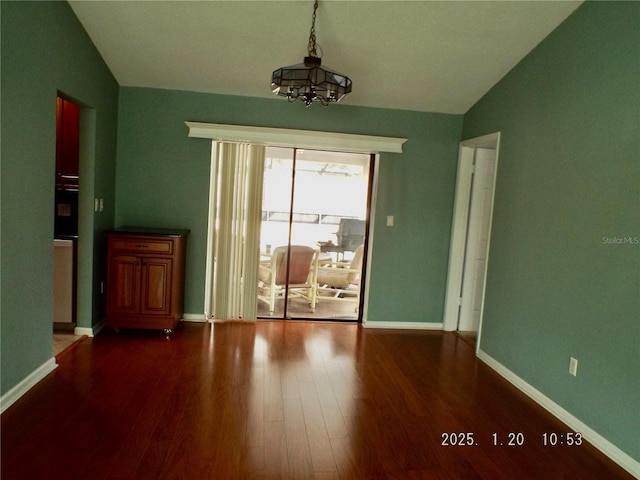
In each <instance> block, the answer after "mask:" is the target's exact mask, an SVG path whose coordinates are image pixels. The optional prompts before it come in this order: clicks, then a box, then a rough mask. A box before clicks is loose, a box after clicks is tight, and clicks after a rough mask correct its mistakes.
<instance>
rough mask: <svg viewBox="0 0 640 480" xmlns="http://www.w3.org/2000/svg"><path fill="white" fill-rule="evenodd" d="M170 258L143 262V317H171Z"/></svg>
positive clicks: (141, 309) (148, 259)
mask: <svg viewBox="0 0 640 480" xmlns="http://www.w3.org/2000/svg"><path fill="white" fill-rule="evenodd" d="M172 268H173V261H172V260H171V259H170V258H144V259H143V260H142V282H141V284H142V287H141V289H142V292H141V295H142V297H141V304H140V313H142V314H143V315H171V271H172Z"/></svg>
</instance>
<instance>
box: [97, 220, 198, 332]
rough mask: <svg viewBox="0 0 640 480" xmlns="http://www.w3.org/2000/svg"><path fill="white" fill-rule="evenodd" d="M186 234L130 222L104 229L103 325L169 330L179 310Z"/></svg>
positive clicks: (172, 327)
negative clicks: (104, 313) (123, 226)
mask: <svg viewBox="0 0 640 480" xmlns="http://www.w3.org/2000/svg"><path fill="white" fill-rule="evenodd" d="M187 234H188V231H187V230H167V229H162V230H158V229H149V228H135V227H125V228H121V229H118V230H115V231H112V232H109V233H108V234H107V235H108V272H107V326H108V327H112V328H154V329H155V328H157V329H163V330H165V332H166V333H171V331H172V330H173V329H174V328H175V326H176V324H177V323H178V322H179V321H180V319H181V318H182V314H183V313H184V264H185V253H186V241H187Z"/></svg>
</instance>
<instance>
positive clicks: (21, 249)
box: [0, 1, 118, 394]
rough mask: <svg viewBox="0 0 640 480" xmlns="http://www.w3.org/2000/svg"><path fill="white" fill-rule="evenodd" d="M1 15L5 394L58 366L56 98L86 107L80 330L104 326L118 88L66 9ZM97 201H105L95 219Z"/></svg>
mask: <svg viewBox="0 0 640 480" xmlns="http://www.w3.org/2000/svg"><path fill="white" fill-rule="evenodd" d="M0 12H1V21H2V31H1V38H2V60H1V61H2V63H1V68H2V89H1V104H2V107H1V108H2V112H1V114H2V147H1V149H2V150H1V153H2V175H1V176H2V180H1V182H2V183H1V187H2V192H1V201H2V219H1V242H2V258H1V268H2V279H1V295H2V304H1V329H0V332H1V340H0V342H1V344H0V347H1V349H2V352H1V368H2V381H1V389H0V392H1V393H2V394H4V393H6V392H7V391H8V390H10V389H11V388H12V387H14V386H15V385H16V384H17V383H19V382H20V381H22V380H23V379H24V378H25V377H26V376H27V375H29V374H30V373H32V372H33V371H34V370H36V369H37V368H38V367H40V366H41V365H42V364H44V363H45V362H46V361H47V360H49V359H50V358H51V357H52V328H53V324H52V305H53V298H52V296H53V295H52V289H53V284H52V281H53V210H54V174H55V142H56V96H57V94H58V91H60V92H63V93H64V94H66V95H68V96H70V97H71V98H73V99H75V100H76V101H77V102H79V103H80V104H81V105H83V108H82V113H81V122H82V127H81V128H82V129H83V133H82V146H81V149H82V157H81V167H80V176H81V180H80V182H81V183H80V190H81V198H80V202H81V206H80V208H81V209H82V213H81V218H82V222H81V224H80V226H79V233H80V240H79V255H80V259H79V263H80V271H79V276H80V287H79V288H80V292H79V294H80V295H81V298H80V309H79V312H78V315H79V318H78V326H80V327H91V326H92V325H93V324H94V323H96V322H97V321H99V320H100V319H101V317H102V316H103V303H104V302H103V299H102V297H101V296H100V294H99V284H98V282H97V279H98V278H100V277H104V262H103V260H102V258H103V257H104V255H103V254H101V253H100V247H101V241H100V239H101V237H102V235H101V232H102V231H103V230H104V229H105V228H109V227H111V226H112V225H113V216H114V204H115V189H114V185H115V183H114V182H115V157H116V133H117V129H116V124H117V105H118V84H117V82H116V81H115V79H114V78H113V76H112V75H111V73H110V72H109V70H108V68H107V67H106V65H105V63H104V62H103V60H102V58H101V57H100V55H99V54H98V52H97V51H96V49H95V47H94V46H93V44H92V43H91V41H90V40H89V38H88V36H87V35H86V33H85V31H84V30H83V28H82V26H81V25H80V23H79V22H78V21H77V19H76V17H75V15H74V14H73V12H72V11H71V9H70V8H69V5H68V4H67V3H66V2H6V1H3V2H1V11H0ZM94 195H95V196H96V197H100V198H104V201H105V210H104V211H103V212H102V213H99V214H95V215H94V213H93V197H94ZM94 255H95V256H94ZM94 259H95V260H94ZM101 310H102V311H101Z"/></svg>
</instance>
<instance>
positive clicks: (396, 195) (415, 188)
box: [116, 80, 462, 322]
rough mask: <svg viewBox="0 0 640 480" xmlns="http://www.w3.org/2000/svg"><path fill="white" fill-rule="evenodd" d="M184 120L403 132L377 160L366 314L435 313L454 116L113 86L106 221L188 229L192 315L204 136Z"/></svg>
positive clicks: (427, 316) (203, 204)
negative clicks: (396, 146)
mask: <svg viewBox="0 0 640 480" xmlns="http://www.w3.org/2000/svg"><path fill="white" fill-rule="evenodd" d="M265 81H266V82H267V83H268V81H267V80H265ZM267 83H265V89H266V88H268V86H267ZM185 121H199V122H211V123H227V124H239V125H254V126H266V127H282V128H297V129H308V130H322V131H329V132H347V133H356V134H368V135H381V136H394V137H405V138H408V141H407V142H406V143H405V145H404V153H402V154H383V155H382V158H381V161H380V170H379V173H380V180H379V190H378V200H377V218H376V224H377V227H376V230H375V242H374V245H373V253H372V255H373V260H372V261H373V263H372V275H371V279H370V285H371V288H370V301H369V315H368V320H370V321H400V322H441V321H442V315H443V309H444V291H445V280H446V274H447V261H448V250H449V235H450V228H451V212H452V205H453V193H454V189H455V176H456V168H457V151H458V142H459V140H460V134H461V129H462V116H461V115H444V114H433V113H418V112H408V111H398V110H389V109H375V108H363V107H353V106H349V105H343V104H340V105H331V106H330V107H327V108H323V107H321V106H316V105H314V106H313V107H311V108H305V107H304V105H303V104H302V103H301V102H300V103H298V104H289V103H288V102H286V101H283V100H282V99H276V98H274V99H258V98H248V97H234V96H224V95H212V94H203V93H193V92H183V91H170V90H157V89H147V88H127V87H123V88H121V91H120V106H119V125H118V163H117V175H116V195H117V207H116V224H118V225H132V224H134V225H135V224H138V225H142V226H161V227H180V228H188V229H190V230H191V236H190V238H189V243H188V253H187V256H188V258H187V272H186V276H187V285H186V292H185V296H186V298H185V310H186V312H188V313H193V314H201V313H202V312H203V303H204V300H203V298H204V274H205V246H206V228H207V205H208V182H209V163H210V150H211V142H210V141H208V140H205V139H193V138H189V137H188V136H187V132H188V129H187V127H186V126H185V124H184V122H185ZM387 215H394V216H395V226H394V227H386V216H387Z"/></svg>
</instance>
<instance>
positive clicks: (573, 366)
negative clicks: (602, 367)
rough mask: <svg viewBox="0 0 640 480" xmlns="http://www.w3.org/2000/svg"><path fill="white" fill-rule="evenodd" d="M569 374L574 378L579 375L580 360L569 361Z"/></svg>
mask: <svg viewBox="0 0 640 480" xmlns="http://www.w3.org/2000/svg"><path fill="white" fill-rule="evenodd" d="M569 373H570V374H571V375H573V376H574V377H575V376H577V375H578V359H577V358H573V357H571V360H569Z"/></svg>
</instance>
